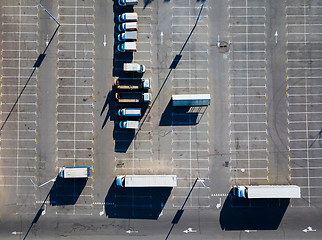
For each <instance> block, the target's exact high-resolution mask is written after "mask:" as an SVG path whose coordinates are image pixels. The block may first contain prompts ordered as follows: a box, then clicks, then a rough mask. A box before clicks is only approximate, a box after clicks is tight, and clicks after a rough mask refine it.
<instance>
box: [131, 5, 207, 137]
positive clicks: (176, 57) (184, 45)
mask: <svg viewBox="0 0 322 240" xmlns="http://www.w3.org/2000/svg"><path fill="white" fill-rule="evenodd" d="M204 4H205V1H204V2H203V3H202V5H201V8H200V11H199V14H198V16H197V18H196V22H195V24H194V26H193V28H192V29H191V31H190V33H189V35H188V37H187V39H186V41H185V43H184V44H183V46H182V48H181V50H180V52H179V54H176V56H175V58H174V59H173V61H172V63H171V65H170V67H169V69H170V70H169V72H168V74H167V76H166V77H165V79H164V81H163V84H162V85H161V87H160V89H159V91H158V93H157V95H156V96H155V98H154V100H153V101H152V103H151V105H150V107H149V108H148V110H147V114H146V115H145V117H144V118H143V119H142V122H141V124H140V127H139V130H138V132H139V131H140V130H141V128H142V126H143V124H144V122H145V120H146V119H147V117H148V116H149V114H150V112H151V110H152V108H153V106H154V103H155V102H156V101H157V99H158V97H159V95H160V93H161V91H162V89H163V87H164V85H165V84H166V82H167V81H168V79H169V77H170V75H171V72H172V71H173V70H174V69H176V67H177V66H178V64H179V62H180V59H181V58H182V52H183V50H184V48H185V47H186V45H187V43H188V41H189V39H190V37H191V35H192V33H193V32H194V30H195V28H196V27H197V25H198V22H199V19H200V15H201V12H202V10H203V7H204ZM138 132H137V134H138Z"/></svg>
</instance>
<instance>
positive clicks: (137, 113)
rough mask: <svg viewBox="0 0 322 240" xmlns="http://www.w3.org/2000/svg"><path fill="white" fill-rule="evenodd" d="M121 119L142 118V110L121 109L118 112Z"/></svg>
mask: <svg viewBox="0 0 322 240" xmlns="http://www.w3.org/2000/svg"><path fill="white" fill-rule="evenodd" d="M117 115H119V116H120V117H141V108H121V109H119V110H118V111H117Z"/></svg>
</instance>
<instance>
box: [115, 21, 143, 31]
mask: <svg viewBox="0 0 322 240" xmlns="http://www.w3.org/2000/svg"><path fill="white" fill-rule="evenodd" d="M118 29H119V31H120V32H123V31H129V30H130V31H136V30H137V29H138V24H137V23H136V22H125V23H121V24H120V25H119V27H118Z"/></svg>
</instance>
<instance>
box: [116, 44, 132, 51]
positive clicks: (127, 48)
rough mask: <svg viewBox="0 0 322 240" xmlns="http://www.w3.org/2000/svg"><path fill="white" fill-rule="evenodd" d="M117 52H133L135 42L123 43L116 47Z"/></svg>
mask: <svg viewBox="0 0 322 240" xmlns="http://www.w3.org/2000/svg"><path fill="white" fill-rule="evenodd" d="M117 51H119V52H135V51H136V42H124V43H120V44H119V45H117Z"/></svg>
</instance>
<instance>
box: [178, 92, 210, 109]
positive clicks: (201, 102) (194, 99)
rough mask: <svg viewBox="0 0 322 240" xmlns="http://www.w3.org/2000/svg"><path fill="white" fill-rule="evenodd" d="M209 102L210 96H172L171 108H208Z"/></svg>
mask: <svg viewBox="0 0 322 240" xmlns="http://www.w3.org/2000/svg"><path fill="white" fill-rule="evenodd" d="M210 101H211V98H210V94H178V95H172V106H208V105H210Z"/></svg>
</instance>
